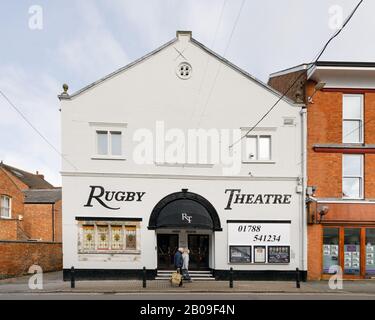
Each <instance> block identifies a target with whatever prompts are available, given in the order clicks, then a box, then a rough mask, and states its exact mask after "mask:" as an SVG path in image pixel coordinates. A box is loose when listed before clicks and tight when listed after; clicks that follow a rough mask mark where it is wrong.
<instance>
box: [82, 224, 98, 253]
mask: <svg viewBox="0 0 375 320" xmlns="http://www.w3.org/2000/svg"><path fill="white" fill-rule="evenodd" d="M83 248H84V250H94V249H95V227H94V226H83Z"/></svg>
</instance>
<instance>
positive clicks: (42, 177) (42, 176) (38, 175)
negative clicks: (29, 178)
mask: <svg viewBox="0 0 375 320" xmlns="http://www.w3.org/2000/svg"><path fill="white" fill-rule="evenodd" d="M36 176H37V177H39V178H41V179H43V180H44V175H43V174H39V171H37V172H36Z"/></svg>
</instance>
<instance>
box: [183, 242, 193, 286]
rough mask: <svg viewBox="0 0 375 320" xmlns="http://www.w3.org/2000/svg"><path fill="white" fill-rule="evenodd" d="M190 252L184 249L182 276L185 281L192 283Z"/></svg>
mask: <svg viewBox="0 0 375 320" xmlns="http://www.w3.org/2000/svg"><path fill="white" fill-rule="evenodd" d="M189 255H190V250H189V249H188V248H185V249H184V253H183V254H182V276H183V279H184V280H187V281H191V277H190V274H189V258H190V256H189Z"/></svg>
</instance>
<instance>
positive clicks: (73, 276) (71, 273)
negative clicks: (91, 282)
mask: <svg viewBox="0 0 375 320" xmlns="http://www.w3.org/2000/svg"><path fill="white" fill-rule="evenodd" d="M75 287H76V279H75V274H74V267H72V268H71V269H70V288H72V289H74V288H75Z"/></svg>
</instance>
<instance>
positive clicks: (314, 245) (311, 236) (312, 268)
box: [307, 224, 323, 280]
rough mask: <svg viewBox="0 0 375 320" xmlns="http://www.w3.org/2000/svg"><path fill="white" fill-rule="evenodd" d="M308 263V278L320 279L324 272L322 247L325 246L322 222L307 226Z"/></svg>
mask: <svg viewBox="0 0 375 320" xmlns="http://www.w3.org/2000/svg"><path fill="white" fill-rule="evenodd" d="M307 231H308V232H307V234H308V242H307V265H308V273H307V279H308V280H320V279H321V273H322V265H323V261H322V247H323V228H322V225H320V224H315V225H309V226H308V228H307Z"/></svg>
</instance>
